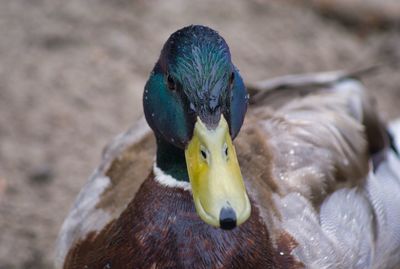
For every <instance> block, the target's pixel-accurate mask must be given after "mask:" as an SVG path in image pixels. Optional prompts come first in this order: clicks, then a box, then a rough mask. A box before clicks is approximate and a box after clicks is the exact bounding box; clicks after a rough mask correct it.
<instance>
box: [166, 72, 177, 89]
mask: <svg viewBox="0 0 400 269" xmlns="http://www.w3.org/2000/svg"><path fill="white" fill-rule="evenodd" d="M167 85H168V89H170V90H171V91H173V90H175V89H176V84H175V81H174V79H173V78H172V77H171V75H170V74H168V75H167Z"/></svg>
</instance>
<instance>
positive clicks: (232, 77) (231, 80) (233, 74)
mask: <svg viewBox="0 0 400 269" xmlns="http://www.w3.org/2000/svg"><path fill="white" fill-rule="evenodd" d="M234 79H235V73H234V72H232V73H231V76H230V77H229V86H230V88H232V86H233V80H234Z"/></svg>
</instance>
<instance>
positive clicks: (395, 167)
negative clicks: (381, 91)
mask: <svg viewBox="0 0 400 269" xmlns="http://www.w3.org/2000/svg"><path fill="white" fill-rule="evenodd" d="M290 94H291V93H290V91H289V92H287V94H285V95H284V96H282V98H283V99H282V100H283V101H281V102H280V103H281V104H282V105H281V106H279V107H276V106H274V105H273V104H272V105H269V104H268V100H267V101H266V102H264V104H263V105H262V106H259V107H257V108H253V109H251V110H250V111H249V115H248V117H247V119H246V122H245V124H244V126H243V128H242V132H241V133H240V134H239V136H238V137H237V139H236V140H235V145H236V151H237V154H238V159H239V163H240V166H241V169H242V173H243V177H244V178H245V184H246V187H247V189H248V192H249V196H250V197H251V199H252V201H253V206H255V208H257V211H259V212H260V216H261V218H262V220H263V224H264V225H265V227H266V228H267V230H268V232H269V235H270V240H271V242H272V245H273V246H277V249H278V253H279V255H278V257H280V256H281V257H287V256H286V255H293V257H294V258H295V259H296V260H297V261H298V263H296V264H297V266H298V265H299V264H302V265H304V267H306V268H370V269H383V268H385V269H386V268H395V266H396V265H398V264H399V263H400V255H398V253H399V251H400V209H399V207H398V205H399V204H400V195H399V193H400V160H399V158H398V156H397V155H395V154H394V153H393V152H392V151H391V150H390V149H389V148H382V152H383V155H384V156H385V158H384V159H383V161H382V162H381V163H380V164H379V165H378V166H377V167H373V163H372V162H371V153H370V152H369V147H368V144H370V143H371V140H370V139H371V138H370V137H369V136H368V135H367V133H368V130H369V129H370V128H373V127H374V126H377V125H378V122H376V121H377V120H378V119H377V118H376V117H374V116H373V115H375V114H376V113H375V111H374V108H373V106H371V105H370V103H369V101H368V98H366V96H365V91H364V89H363V86H362V85H361V84H360V83H359V82H357V81H354V80H345V81H342V82H340V83H337V84H334V85H333V86H330V87H327V88H325V89H322V90H315V91H310V92H309V93H308V94H307V95H306V96H298V95H295V96H290ZM275 101H277V102H278V103H279V100H276V99H274V102H275ZM371 115H372V116H371ZM390 130H391V132H392V134H393V136H394V140H395V141H394V142H395V144H396V145H397V147H400V121H397V122H394V123H393V124H391V125H390ZM154 151H155V146H154V141H153V140H152V139H151V134H150V131H149V129H148V128H147V127H146V128H142V127H140V126H139V125H137V126H136V127H135V128H134V129H132V130H131V131H129V132H128V133H126V134H125V135H123V136H120V137H119V138H118V139H117V140H116V142H115V143H112V145H111V146H109V147H108V150H106V153H105V154H104V156H103V159H104V161H103V163H102V164H101V166H100V168H99V169H98V170H96V171H97V172H96V173H95V175H94V176H93V177H92V179H91V180H90V181H89V183H88V185H87V186H86V187H85V188H84V190H83V191H82V192H81V194H80V196H79V198H78V200H77V203H76V205H75V206H74V207H73V209H72V211H71V213H70V215H69V217H68V218H67V220H66V221H65V223H64V225H63V228H62V231H61V234H60V241H59V244H58V253H59V254H60V253H61V254H60V255H59V258H60V259H59V267H58V268H60V267H61V265H60V264H62V259H63V258H64V257H65V255H66V253H67V252H68V247H71V244H74V243H75V242H78V241H79V240H83V239H84V238H85V237H84V236H85V234H84V232H85V231H86V233H87V232H88V231H89V230H90V231H99V230H101V229H102V228H103V231H104V232H106V231H107V228H104V227H107V226H106V225H107V223H108V224H109V223H112V222H113V221H115V220H118V218H119V217H120V216H122V215H123V214H124V212H125V214H126V211H124V210H126V207H127V205H128V204H129V203H130V201H131V200H132V196H133V195H134V194H135V193H136V191H137V188H138V187H137V186H138V185H140V184H139V183H141V182H142V181H138V179H142V178H144V177H145V176H143V175H146V173H147V172H148V171H150V169H151V165H149V166H148V168H149V170H146V169H145V168H144V166H143V165H140V164H141V163H143V162H145V163H151V162H152V161H153V159H152V158H153V157H152V156H153V154H154ZM132 166H133V167H135V169H133V170H132ZM113 167H114V168H113ZM117 168H118V172H115V171H114V172H113V169H117ZM373 168H374V169H373ZM105 178H106V179H107V188H105V187H104V186H103V185H101V183H102V182H103V181H104V180H105ZM96 182H97V183H98V184H97V183H96ZM132 182H134V184H132ZM95 183H96V184H95ZM99 185H101V186H102V187H101V186H100V187H101V190H100V191H99V188H98V186H99ZM96 186H97V187H96ZM93 193H95V197H94V198H93V199H94V200H91V201H95V202H94V203H93V202H90V203H83V204H84V205H82V204H81V202H80V201H85V200H87V199H89V197H93ZM111 196H112V197H114V198H113V199H117V198H115V197H119V198H118V199H119V200H118V201H113V202H112V203H111V204H112V206H110V205H109V203H106V202H107V201H109V200H108V199H110V197H111ZM89 200H90V199H89ZM85 204H86V205H85ZM82 210H83V211H82ZM79 212H90V213H85V214H78V213H79ZM96 212H97V213H96ZM99 212H105V213H107V214H108V215H107V216H108V217H107V218H106V219H105V220H103V221H101V223H96V225H94V223H93V219H92V218H91V217H90V216H93V215H95V214H98V213H99ZM121 212H122V213H121ZM121 214H122V215H121ZM83 227H86V228H85V229H83ZM265 227H264V228H265ZM253 232H254V231H253ZM282 234H287V235H288V236H286V237H284V238H292V240H289V241H288V240H286V241H285V240H283V241H282ZM103 236H104V234H103ZM89 239H90V240H91V239H92V238H89ZM89 239H88V240H89ZM84 242H86V243H87V241H84ZM285 244H286V245H285ZM282 245H284V246H285V247H282ZM265 255H269V254H268V253H266V254H265ZM218 259H220V260H219V264H222V263H223V257H218ZM276 261H277V263H278V265H281V266H283V262H282V260H279V259H277V260H276ZM279 262H282V264H279ZM296 268H298V267H296Z"/></svg>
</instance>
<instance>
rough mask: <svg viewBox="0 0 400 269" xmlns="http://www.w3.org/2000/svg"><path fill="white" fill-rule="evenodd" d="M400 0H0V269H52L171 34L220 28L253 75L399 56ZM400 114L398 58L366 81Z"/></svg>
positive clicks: (385, 107) (391, 114)
mask: <svg viewBox="0 0 400 269" xmlns="http://www.w3.org/2000/svg"><path fill="white" fill-rule="evenodd" d="M399 20H400V2H399V1H398V0H331V1H330V0H292V1H290V0H285V1H267V0H264V1H262V0H258V1H256V0H248V1H245V0H243V1H229V0H225V1H210V0H207V1H190V2H189V1H184V0H172V1H162V0H158V1H144V0H142V1H140V0H68V1H65V0H12V1H6V0H4V1H0V269H13V268H41V269H46V268H52V255H53V249H54V244H55V240H56V236H57V233H58V230H59V228H60V225H61V223H62V221H63V219H64V218H65V216H66V214H67V212H68V209H69V207H70V206H71V204H72V202H73V200H74V199H75V197H76V195H77V193H78V191H79V190H80V188H81V187H82V185H83V184H84V182H85V181H86V179H87V178H88V176H89V175H90V173H91V171H92V170H93V169H94V168H95V167H96V164H97V163H98V161H99V159H100V154H101V150H102V148H103V147H104V145H105V144H106V143H107V141H109V140H110V139H111V138H112V137H113V136H115V135H116V134H118V133H120V132H123V131H124V130H126V129H127V128H128V127H129V126H130V125H131V124H132V123H133V122H134V121H135V119H137V118H138V117H139V116H140V115H141V113H142V105H141V95H142V90H143V86H144V83H145V81H146V79H147V76H148V74H149V72H150V70H151V68H152V67H153V64H154V63H155V61H156V59H157V57H158V55H159V51H160V49H161V47H162V45H163V42H164V41H165V40H166V39H167V38H168V36H169V35H170V34H171V33H172V32H173V31H175V30H177V29H179V28H181V27H183V26H186V25H188V24H204V25H208V26H211V27H212V28H214V29H216V30H218V31H219V32H220V34H221V35H222V36H223V37H224V38H225V39H226V40H227V42H228V44H229V45H230V48H231V52H232V55H233V60H234V62H235V63H236V65H237V66H238V68H239V69H240V71H241V73H242V75H243V77H244V79H245V80H246V81H256V80H261V79H265V78H270V77H273V76H279V75H285V74H290V73H304V72H315V71H327V70H334V69H355V68H360V67H364V66H368V65H370V64H375V63H395V62H396V61H399V60H400V24H399ZM364 82H365V84H366V86H367V87H368V89H369V91H370V92H371V94H372V95H374V96H375V97H377V102H378V106H379V109H380V111H381V113H382V115H383V117H384V118H385V119H387V120H390V119H393V118H396V117H400V108H399V107H400V74H399V71H398V69H397V67H396V66H395V65H392V66H387V67H384V68H382V69H381V71H380V72H379V73H378V74H374V75H370V76H367V77H366V78H365V79H364Z"/></svg>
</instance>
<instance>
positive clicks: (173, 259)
mask: <svg viewBox="0 0 400 269" xmlns="http://www.w3.org/2000/svg"><path fill="white" fill-rule="evenodd" d="M275 82H276V81H275ZM278 84H279V83H278ZM297 86H298V85H297ZM304 86H305V85H303V86H301V87H290V85H284V84H282V85H280V86H279V85H278V86H277V85H276V83H275V88H274V89H272V90H270V91H266V90H265V89H256V90H257V91H259V92H258V94H253V93H252V94H251V95H250V94H249V93H248V91H247V87H246V85H245V83H244V80H243V78H242V76H241V74H240V72H239V69H238V68H237V67H236V66H235V65H234V64H233V62H232V58H231V53H230V50H229V47H228V45H227V43H226V41H225V39H224V38H222V37H221V35H220V34H219V33H218V32H217V31H215V30H213V29H211V28H209V27H207V26H202V25H190V26H186V27H184V28H182V29H179V30H178V31H176V32H174V33H173V34H172V35H171V36H170V37H169V38H168V40H167V41H166V43H165V44H164V46H163V48H162V50H161V53H160V56H159V58H158V60H157V61H156V64H155V66H154V68H153V70H152V71H151V73H150V75H149V78H148V81H147V83H146V85H145V87H144V93H143V109H144V116H143V117H142V118H140V119H139V120H138V121H137V122H136V123H135V124H134V125H133V126H132V128H130V129H129V130H128V131H127V132H125V133H123V134H121V135H119V136H117V137H116V138H115V139H114V140H113V141H112V142H111V143H110V144H108V146H107V147H106V148H105V149H104V152H103V154H102V161H101V163H100V164H99V166H98V167H97V168H96V170H95V171H94V172H93V174H92V175H91V177H90V178H89V180H88V182H87V183H86V185H85V186H84V187H83V189H82V190H81V192H80V193H79V195H78V197H77V199H76V201H75V203H74V205H73V206H72V208H71V211H70V213H69V215H68V216H67V218H66V219H65V221H64V223H63V225H62V227H61V231H60V233H59V237H58V241H57V247H56V258H55V260H56V267H57V268H65V269H71V268H393V267H395V266H396V265H398V264H400V255H399V253H400V252H399V251H400V208H399V207H398V205H399V204H400V195H399V193H400V158H399V154H398V152H399V148H400V145H399V141H400V123H397V124H392V125H390V124H389V125H388V124H386V123H385V122H384V121H383V120H382V119H381V116H380V115H379V113H378V110H377V107H376V104H375V101H374V100H373V99H372V97H370V96H369V95H368V93H367V91H366V89H365V87H364V85H363V84H362V83H361V82H360V81H359V80H358V79H356V78H353V77H346V76H342V77H341V78H340V79H335V80H331V81H329V82H326V83H323V85H322V84H321V85H313V86H310V85H308V87H307V86H306V87H304ZM248 88H249V90H250V87H248ZM253 90H254V89H252V91H253ZM252 91H249V92H252ZM260 93H262V94H260Z"/></svg>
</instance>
